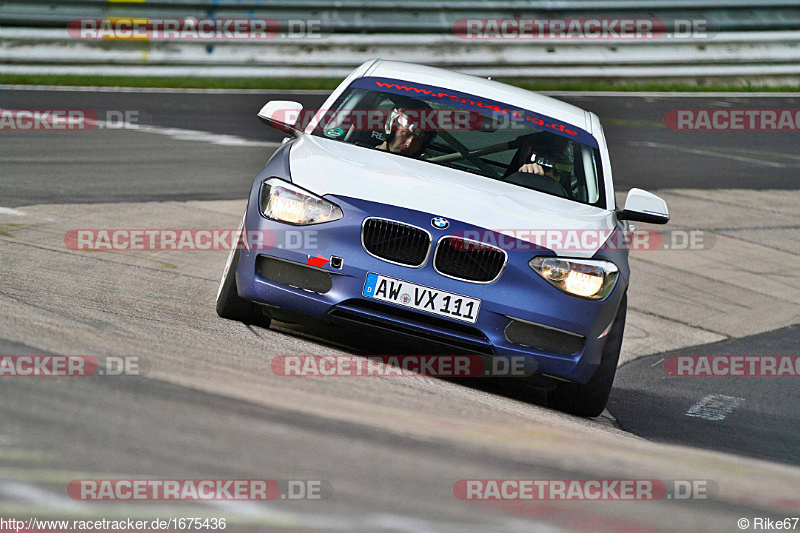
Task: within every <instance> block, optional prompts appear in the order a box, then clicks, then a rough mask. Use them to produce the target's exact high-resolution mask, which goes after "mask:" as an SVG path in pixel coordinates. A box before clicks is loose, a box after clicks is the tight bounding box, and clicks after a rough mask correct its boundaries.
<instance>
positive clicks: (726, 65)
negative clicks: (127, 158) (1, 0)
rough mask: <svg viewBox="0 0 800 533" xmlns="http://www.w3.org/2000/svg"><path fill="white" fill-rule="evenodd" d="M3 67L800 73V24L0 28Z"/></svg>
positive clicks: (175, 71)
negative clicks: (598, 33)
mask: <svg viewBox="0 0 800 533" xmlns="http://www.w3.org/2000/svg"><path fill="white" fill-rule="evenodd" d="M0 57H2V58H3V59H2V63H0V73H34V72H38V73H61V74H70V73H72V74H120V75H170V76H214V75H217V76H240V77H291V76H309V77H327V76H330V77H341V76H344V75H346V74H347V73H349V72H350V70H352V68H353V67H354V66H356V65H358V64H360V63H362V62H363V61H365V60H367V59H370V58H373V57H382V58H385V59H397V60H403V61H410V62H419V63H425V64H430V65H434V66H442V67H447V68H452V69H456V70H460V71H463V72H469V73H473V74H478V75H482V76H489V75H491V76H504V77H536V78H549V79H564V78H602V77H623V78H632V77H637V78H659V79H668V78H682V77H698V76H715V77H736V76H797V75H798V74H800V31H794V32H769V33H759V34H754V33H752V32H728V33H724V34H723V33H720V34H717V35H715V36H713V37H710V38H708V39H706V40H704V41H703V42H702V43H700V42H698V41H697V40H696V39H675V40H669V41H614V42H608V41H604V42H587V41H567V42H563V43H559V45H558V46H554V45H553V44H552V43H547V42H535V41H534V42H522V41H486V42H481V43H480V44H479V45H475V44H474V43H471V42H466V41H463V40H461V39H458V38H457V37H455V36H452V35H451V36H447V35H420V36H418V37H415V38H414V39H413V40H412V41H411V42H410V41H409V39H408V36H407V35H405V34H386V35H383V36H382V37H381V38H380V39H376V38H375V36H374V35H337V34H334V35H331V36H328V37H327V38H323V39H310V38H302V39H275V40H271V41H265V42H231V41H226V42H215V43H209V42H203V41H178V42H175V41H144V42H142V41H117V42H113V43H111V45H110V43H109V42H107V41H79V40H73V39H69V38H68V37H66V36H65V32H64V31H63V30H53V29H48V30H41V29H24V28H2V29H0Z"/></svg>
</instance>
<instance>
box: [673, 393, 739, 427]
mask: <svg viewBox="0 0 800 533" xmlns="http://www.w3.org/2000/svg"><path fill="white" fill-rule="evenodd" d="M743 403H744V398H737V397H735V396H725V395H723V394H709V395H707V396H703V398H702V399H701V400H700V401H699V402H697V403H696V404H694V405H693V406H691V407H690V408H689V410H688V411H686V416H691V417H695V418H702V419H704V420H714V421H719V420H725V417H727V416H728V415H729V414H731V413H732V412H733V410H734V409H736V408H737V407H739V406H740V405H742V404H743Z"/></svg>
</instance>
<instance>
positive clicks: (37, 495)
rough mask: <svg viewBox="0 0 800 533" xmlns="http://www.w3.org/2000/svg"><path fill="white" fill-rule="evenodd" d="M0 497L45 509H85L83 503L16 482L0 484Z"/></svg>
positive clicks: (28, 484)
mask: <svg viewBox="0 0 800 533" xmlns="http://www.w3.org/2000/svg"><path fill="white" fill-rule="evenodd" d="M0 495H2V496H5V497H6V498H10V499H13V500H16V501H24V502H30V503H33V504H36V505H41V506H45V507H57V508H59V509H78V508H83V507H85V504H84V503H81V502H77V501H74V500H71V499H69V498H66V497H64V496H62V495H60V494H56V493H55V492H52V491H49V490H44V489H40V488H39V487H37V486H35V485H31V484H30V483H23V482H18V481H3V482H0Z"/></svg>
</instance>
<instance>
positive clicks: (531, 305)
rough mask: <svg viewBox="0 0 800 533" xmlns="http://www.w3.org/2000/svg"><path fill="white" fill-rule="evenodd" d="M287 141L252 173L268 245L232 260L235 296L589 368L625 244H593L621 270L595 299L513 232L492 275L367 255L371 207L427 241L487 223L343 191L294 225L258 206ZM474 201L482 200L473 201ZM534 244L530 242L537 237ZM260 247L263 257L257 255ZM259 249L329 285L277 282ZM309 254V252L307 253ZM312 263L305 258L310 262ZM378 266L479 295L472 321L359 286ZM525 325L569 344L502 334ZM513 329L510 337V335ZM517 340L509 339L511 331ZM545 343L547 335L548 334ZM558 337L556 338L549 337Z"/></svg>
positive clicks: (624, 268) (249, 222)
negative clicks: (541, 266)
mask: <svg viewBox="0 0 800 533" xmlns="http://www.w3.org/2000/svg"><path fill="white" fill-rule="evenodd" d="M290 145H291V143H288V144H287V145H284V146H283V147H281V148H280V149H279V150H278V151H277V152H276V154H275V156H273V158H272V160H271V161H270V162H269V164H268V165H267V166H266V167H265V168H264V170H262V172H261V173H259V175H258V176H257V177H256V179H255V181H254V183H253V187H252V189H251V193H250V198H249V202H248V208H247V213H246V217H245V228H246V230H247V231H248V232H253V231H255V232H260V233H262V234H270V235H275V236H276V237H275V240H274V241H273V242H272V244H273V246H270V247H269V248H268V249H259V250H256V249H250V250H242V251H241V255H240V258H239V263H238V267H237V270H236V282H237V289H238V293H239V296H241V297H242V298H244V299H246V300H250V301H254V302H257V303H261V304H266V305H267V309H269V308H270V307H271V308H280V309H282V310H287V311H291V312H295V313H301V314H302V315H304V316H307V317H312V318H316V319H320V320H328V319H335V318H343V319H346V320H348V321H351V322H360V323H363V324H371V325H375V326H377V327H383V326H386V327H387V329H393V330H396V331H402V332H405V333H409V334H411V335H415V336H418V337H420V338H423V339H433V340H437V341H441V342H444V343H446V344H449V345H451V346H454V347H463V348H464V349H465V350H466V351H473V352H479V353H486V354H491V355H492V356H493V357H518V356H524V357H525V358H526V360H528V361H529V362H530V366H531V367H534V368H535V369H536V371H537V373H540V374H544V375H547V376H553V377H556V378H560V379H565V380H569V381H575V382H579V383H586V382H587V381H588V380H589V379H590V378H591V377H592V375H593V374H594V372H595V370H596V369H597V366H598V364H599V362H600V356H601V353H602V351H603V347H604V344H605V341H606V336H605V333H607V332H608V328H609V326H610V324H611V323H612V322H613V320H614V318H615V315H616V312H617V308H618V307H619V304H620V301H621V299H622V296H623V294H624V292H625V290H626V289H627V284H628V277H629V270H628V265H627V252H619V251H617V252H604V251H600V252H598V254H597V255H596V256H595V258H598V259H605V260H610V261H613V262H614V263H615V264H616V265H617V267H618V268H619V270H620V276H619V279H618V280H617V283H616V286H615V287H614V290H613V292H612V293H611V294H610V295H609V296H608V297H607V298H605V299H604V300H602V301H592V300H587V299H583V298H578V297H575V296H571V295H568V294H565V293H563V292H561V291H560V290H558V289H557V288H556V287H554V286H552V285H551V284H549V283H548V282H547V281H545V280H544V279H543V278H542V277H540V276H539V275H538V274H537V273H536V272H534V271H533V270H532V269H531V267H530V266H529V264H528V263H529V261H530V260H531V259H532V258H533V257H535V256H542V255H550V256H552V255H555V254H554V253H553V252H551V251H549V250H546V249H541V248H540V249H532V247H533V245H531V244H529V243H523V242H520V243H519V246H512V247H511V248H510V249H507V255H508V259H507V264H506V265H505V267H504V269H503V270H502V273H501V275H500V276H499V277H498V278H497V279H496V281H494V282H491V283H486V284H483V283H475V282H470V281H462V280H459V279H453V278H451V277H447V276H444V275H442V274H440V273H438V272H437V271H436V270H435V269H434V267H433V251H431V254H430V256H429V257H428V258H427V260H426V261H425V263H424V264H423V265H422V266H421V267H418V268H411V267H408V266H404V265H400V264H394V263H392V262H389V261H385V260H382V259H380V258H377V257H374V256H373V255H371V254H370V253H368V252H367V251H366V250H365V248H364V246H363V244H362V239H361V236H362V225H363V223H364V220H365V219H367V218H368V217H380V218H382V219H388V220H393V221H399V222H403V223H406V224H409V225H412V226H416V227H419V228H426V229H427V231H428V232H429V233H430V234H431V236H432V240H433V243H432V249H433V248H435V247H436V243H437V241H438V240H439V239H440V238H441V237H444V236H447V235H464V234H467V235H468V234H470V232H472V233H473V234H474V232H475V231H479V232H484V234H485V232H486V230H485V229H483V228H476V227H475V226H471V225H468V224H465V223H463V222H461V221H458V220H452V219H449V227H447V228H446V229H444V230H440V229H437V228H436V227H434V226H433V225H432V223H431V222H432V220H433V218H435V217H437V216H438V214H437V213H425V212H420V211H414V210H410V209H405V208H399V207H395V206H392V205H386V204H378V203H374V202H367V201H363V200H359V199H356V198H350V197H341V196H334V195H327V196H325V197H324V198H325V199H326V200H329V201H331V202H333V203H335V204H337V205H338V206H339V207H341V209H342V212H343V213H344V217H343V218H341V219H339V220H336V221H333V222H328V223H324V224H317V225H312V226H303V227H298V226H291V225H288V224H283V223H280V222H276V221H273V220H270V219H267V218H265V217H264V216H263V215H262V214H261V212H260V209H259V193H260V187H261V184H262V182H263V181H264V180H265V179H268V178H270V177H278V178H281V179H284V180H286V181H291V177H290V174H289V167H288V160H289V157H288V153H289V149H290ZM476 208H478V209H479V208H480V206H476ZM534 248H535V247H534ZM259 256H262V259H259ZM332 256H333V257H338V258H342V260H343V261H342V264H341V265H336V266H340V267H341V268H335V267H334V266H332V265H331V263H330V261H327V262H325V264H323V265H322V266H316V265H317V264H316V263H315V262H314V259H313V258H318V257H321V258H323V259H324V260H329V259H330V258H331V257H332ZM263 257H271V258H276V259H279V260H282V261H286V262H290V263H292V264H294V265H292V268H297V269H302V268H307V269H315V270H321V271H324V272H326V273H328V274H329V275H330V286H329V288H328V287H327V286H326V287H324V289H316V290H309V289H308V288H299V287H297V286H292V285H290V284H287V283H281V282H278V281H275V280H274V279H269V278H268V277H265V276H263V275H262V273H263V270H261V269H260V265H261V264H262V263H263V261H264V259H263ZM310 258H312V259H311V260H310ZM309 263H310V264H309ZM370 273H377V274H381V275H384V276H389V277H391V278H396V279H398V280H404V281H408V282H411V283H414V284H418V285H423V286H426V287H431V288H434V289H439V290H442V291H448V292H450V293H455V294H458V295H463V296H468V297H471V298H477V299H479V300H480V302H481V303H480V309H479V312H478V315H477V320H476V321H475V322H474V324H471V323H468V322H465V321H461V320H456V319H453V318H447V317H442V316H436V315H433V314H430V313H425V312H422V311H417V310H413V309H409V308H407V307H404V306H401V305H397V304H393V303H388V302H378V301H376V300H374V299H372V298H367V297H365V296H364V295H363V291H364V287H365V281H366V279H367V276H368V274H370ZM512 322H514V323H515V325H519V324H523V326H522V327H523V328H524V327H527V326H524V325H525V324H529V325H531V327H532V328H534V329H533V330H532V331H540V329H535V328H542V329H543V330H546V331H547V332H550V333H553V335H556V336H557V335H562V336H563V337H564V338H565V339H566V340H567V341H569V342H567V343H566V345H567V346H572V347H574V349H575V350H576V351H574V352H572V353H561V352H565V351H566V352H569V351H571V350H572V349H573V348H570V349H565V350H559V351H556V350H554V349H553V348H551V349H545V348H543V347H542V346H535V345H534V344H536V343H535V342H531V343H527V344H522V343H520V341H518V340H517V342H512V341H511V340H509V334H508V328H509V326H510V325H511V324H512ZM512 339H514V337H513V336H512ZM514 340H516V339H514ZM545 344H546V345H548V346H550V345H549V344H547V343H545ZM556 344H558V343H556Z"/></svg>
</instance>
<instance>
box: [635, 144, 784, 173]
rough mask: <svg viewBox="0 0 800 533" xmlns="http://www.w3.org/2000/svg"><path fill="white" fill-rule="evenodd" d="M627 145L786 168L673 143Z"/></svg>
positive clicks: (780, 165)
mask: <svg viewBox="0 0 800 533" xmlns="http://www.w3.org/2000/svg"><path fill="white" fill-rule="evenodd" d="M627 144H628V145H629V146H644V147H646V148H667V149H669V150H677V151H678V152H684V153H687V154H697V155H707V156H711V157H721V158H722V159H731V160H733V161H742V162H743V163H753V164H756V165H764V166H768V167H774V168H786V166H787V165H784V164H783V163H775V162H772V161H762V160H760V159H752V158H750V157H741V156H737V155H728V154H720V153H717V152H711V151H708V150H696V149H694V148H684V147H683V146H676V145H673V144H663V143H654V142H649V141H641V142H640V141H631V142H629V143H627Z"/></svg>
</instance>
